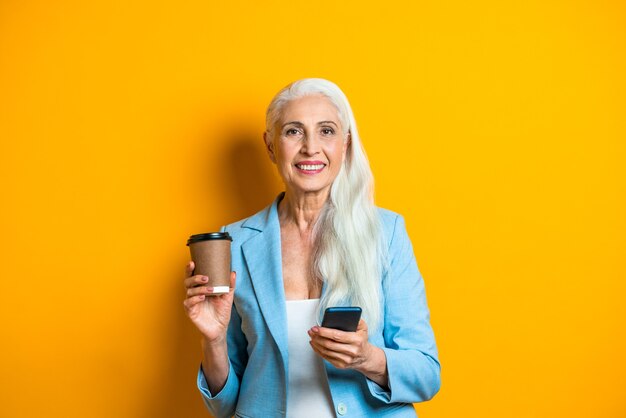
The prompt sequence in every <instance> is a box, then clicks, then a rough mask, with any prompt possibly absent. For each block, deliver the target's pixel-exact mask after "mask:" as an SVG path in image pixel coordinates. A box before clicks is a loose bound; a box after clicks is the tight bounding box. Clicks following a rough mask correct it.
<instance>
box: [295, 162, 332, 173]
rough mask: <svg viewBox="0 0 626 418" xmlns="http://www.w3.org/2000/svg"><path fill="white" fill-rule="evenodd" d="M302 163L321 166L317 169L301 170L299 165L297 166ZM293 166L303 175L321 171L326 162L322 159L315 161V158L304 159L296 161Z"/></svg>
mask: <svg viewBox="0 0 626 418" xmlns="http://www.w3.org/2000/svg"><path fill="white" fill-rule="evenodd" d="M302 165H321V166H322V167H321V168H319V169H317V170H303V169H301V168H300V167H298V166H302ZM293 166H294V167H295V169H296V170H297V171H298V172H299V173H302V174H304V175H312V174H318V173H321V172H322V171H323V170H324V169H325V168H326V163H325V162H323V161H317V160H305V161H298V162H297V163H295V164H294V165H293Z"/></svg>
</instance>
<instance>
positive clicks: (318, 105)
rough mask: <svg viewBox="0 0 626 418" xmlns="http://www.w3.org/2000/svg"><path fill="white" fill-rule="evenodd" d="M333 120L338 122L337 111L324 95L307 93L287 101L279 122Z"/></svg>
mask: <svg viewBox="0 0 626 418" xmlns="http://www.w3.org/2000/svg"><path fill="white" fill-rule="evenodd" d="M296 121H297V122H303V123H305V122H312V123H316V122H319V121H334V122H336V123H337V124H339V112H338V111H337V108H336V107H335V105H334V104H333V103H332V102H331V101H330V99H328V98H327V97H326V96H324V95H321V94H315V95H308V96H304V97H300V98H297V99H294V100H291V101H289V102H288V103H287V104H286V105H285V106H284V107H283V109H282V112H281V116H280V122H281V124H285V123H289V122H296Z"/></svg>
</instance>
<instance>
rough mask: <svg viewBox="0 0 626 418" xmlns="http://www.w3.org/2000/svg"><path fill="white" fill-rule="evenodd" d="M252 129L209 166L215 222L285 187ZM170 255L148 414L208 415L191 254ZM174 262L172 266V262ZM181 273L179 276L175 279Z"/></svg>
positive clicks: (231, 140)
mask: <svg viewBox="0 0 626 418" xmlns="http://www.w3.org/2000/svg"><path fill="white" fill-rule="evenodd" d="M251 132H252V130H246V131H241V130H232V131H231V132H230V135H229V134H228V133H227V134H226V135H225V136H223V138H227V140H226V141H224V143H225V144H226V149H225V150H224V155H225V158H223V159H222V160H221V163H220V165H219V166H211V164H207V167H210V170H209V171H208V172H207V173H206V174H207V176H209V178H214V177H216V176H217V177H218V178H219V179H220V180H221V182H220V183H221V184H223V186H224V187H223V189H221V190H215V191H214V192H215V193H216V195H217V196H219V199H220V202H221V203H220V204H221V205H223V206H222V208H223V209H222V210H221V211H220V214H221V216H223V219H222V218H220V219H216V222H215V224H216V225H218V224H227V223H231V222H233V221H236V220H239V219H241V218H244V217H247V216H250V215H252V214H254V213H256V212H258V211H259V210H260V209H262V208H264V207H265V206H267V205H268V204H269V203H271V202H272V201H273V199H274V197H275V196H276V195H277V194H278V192H279V191H280V190H282V189H281V187H280V183H279V181H278V176H276V175H275V174H274V172H273V170H274V166H273V165H272V164H271V162H270V161H269V159H268V157H267V154H266V152H265V150H264V148H263V143H262V140H260V138H259V134H258V133H257V134H251ZM177 253H180V254H184V256H181V257H178V259H168V260H167V265H164V266H163V269H162V271H163V272H164V275H165V277H164V280H166V283H171V285H170V286H169V290H168V292H167V293H166V295H167V296H166V298H165V300H163V302H162V306H163V307H164V309H163V312H162V315H164V316H165V318H164V320H163V321H162V323H163V324H166V325H167V328H166V327H164V328H163V329H162V332H161V335H162V336H163V342H162V346H161V347H156V348H155V350H157V351H161V352H163V353H164V354H163V358H164V359H165V362H166V364H157V365H155V368H157V369H158V370H159V371H160V372H159V373H157V375H158V378H157V380H158V381H157V382H151V384H150V386H151V387H152V388H153V395H152V396H151V397H150V398H151V401H152V402H151V404H150V405H147V406H146V408H145V415H143V416H144V417H145V418H188V417H189V418H191V417H208V416H210V414H209V413H208V411H207V410H206V408H205V406H204V404H203V402H202V399H201V397H200V394H199V392H198V390H197V388H196V375H197V372H198V366H199V364H200V360H201V352H200V334H199V333H198V331H197V330H196V329H195V327H194V326H193V325H192V324H191V322H190V321H189V319H188V318H187V316H186V314H185V312H184V308H183V306H182V302H183V298H184V291H183V286H182V278H183V273H182V271H183V269H184V266H185V264H186V263H187V262H188V260H189V257H188V256H187V255H186V254H185V253H182V252H177ZM172 263H174V265H172ZM172 277H174V278H175V277H180V278H181V280H180V281H175V280H172Z"/></svg>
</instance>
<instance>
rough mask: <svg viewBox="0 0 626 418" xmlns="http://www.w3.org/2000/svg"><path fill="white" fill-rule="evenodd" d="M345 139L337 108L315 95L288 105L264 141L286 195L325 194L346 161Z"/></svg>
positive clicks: (346, 138) (346, 140)
mask: <svg viewBox="0 0 626 418" xmlns="http://www.w3.org/2000/svg"><path fill="white" fill-rule="evenodd" d="M348 135H349V134H345V135H344V133H343V127H342V126H341V122H340V120H339V115H338V112H337V108H336V107H335V106H334V105H333V104H332V102H331V101H330V100H329V99H328V98H326V97H325V96H323V95H319V94H316V95H308V96H304V97H301V98H298V99H295V100H292V101H290V102H289V103H287V104H286V105H285V106H284V107H283V109H282V113H281V116H280V118H279V119H278V121H277V122H276V125H275V126H274V127H273V129H272V132H271V134H270V133H268V132H266V133H265V135H264V139H265V144H266V146H267V150H268V153H269V156H270V159H271V160H272V161H273V162H274V163H275V164H276V166H277V168H278V172H279V174H280V176H281V177H282V179H283V182H284V183H285V186H286V188H287V191H288V192H291V193H294V194H296V195H300V194H307V193H315V194H319V193H322V194H327V193H328V192H329V191H330V186H331V185H332V183H333V181H334V180H335V178H336V177H337V175H338V174H339V171H340V170H341V166H342V164H343V161H344V159H345V155H346V150H347V148H348V144H349V137H348Z"/></svg>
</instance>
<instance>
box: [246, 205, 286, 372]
mask: <svg viewBox="0 0 626 418" xmlns="http://www.w3.org/2000/svg"><path fill="white" fill-rule="evenodd" d="M281 197H282V196H279V197H278V198H277V199H276V200H275V201H274V203H273V204H272V205H271V206H270V207H269V208H268V209H267V210H265V211H263V212H261V213H259V214H258V215H257V216H253V217H252V218H250V219H248V220H247V221H246V222H245V223H244V224H243V225H242V227H244V228H251V229H256V230H258V231H260V232H259V233H258V234H257V235H255V236H254V237H252V238H250V239H249V240H247V241H246V242H245V243H243V245H242V246H241V249H242V251H243V256H244V259H245V261H246V265H247V267H248V271H249V272H250V279H251V282H252V286H253V287H254V292H255V294H256V297H257V301H258V303H259V306H260V308H261V313H262V315H263V318H264V319H265V323H266V324H267V327H268V328H269V330H270V333H271V334H272V337H273V338H274V340H275V341H276V344H277V346H278V348H279V349H280V353H281V355H282V357H283V362H284V363H285V365H286V362H287V317H286V305H285V290H284V287H283V274H282V257H281V244H280V224H279V222H278V210H277V207H278V202H279V201H280V199H281Z"/></svg>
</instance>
